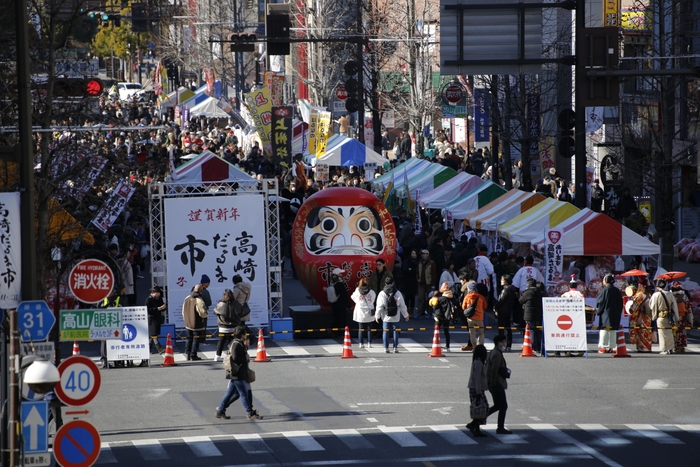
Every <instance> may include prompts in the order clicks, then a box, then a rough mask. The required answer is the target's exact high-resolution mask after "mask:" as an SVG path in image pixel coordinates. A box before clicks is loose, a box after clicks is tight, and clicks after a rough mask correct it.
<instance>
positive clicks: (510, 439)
mask: <svg viewBox="0 0 700 467" xmlns="http://www.w3.org/2000/svg"><path fill="white" fill-rule="evenodd" d="M481 428H483V429H484V430H493V432H494V434H495V433H496V429H497V428H498V426H497V425H496V424H494V423H487V424H486V425H484V426H483V427H481ZM495 437H496V439H497V440H498V441H500V442H501V443H503V444H528V442H527V441H526V440H525V439H524V438H523V437H522V436H520V435H518V434H516V433H513V434H511V435H495Z"/></svg>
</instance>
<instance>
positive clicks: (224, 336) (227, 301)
mask: <svg viewBox="0 0 700 467" xmlns="http://www.w3.org/2000/svg"><path fill="white" fill-rule="evenodd" d="M242 310H243V308H242V307H241V304H240V303H238V301H237V300H236V298H235V297H234V296H233V292H232V291H231V289H226V290H224V295H223V296H222V297H221V300H219V303H217V304H216V307H214V314H215V315H216V322H217V324H218V326H219V341H218V342H217V344H216V357H214V361H215V362H221V361H223V359H222V358H221V352H223V350H224V346H225V345H226V343H227V342H228V341H229V338H230V336H231V334H232V333H233V331H234V330H235V329H236V328H237V327H238V326H239V325H240V324H241V312H242Z"/></svg>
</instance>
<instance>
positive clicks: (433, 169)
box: [394, 163, 457, 199]
mask: <svg viewBox="0 0 700 467" xmlns="http://www.w3.org/2000/svg"><path fill="white" fill-rule="evenodd" d="M455 175H457V172H455V170H454V169H452V168H450V167H446V166H444V165H441V164H432V163H429V165H428V166H425V168H422V170H420V171H413V172H407V176H406V177H402V178H395V179H394V180H395V182H396V195H397V196H398V197H399V198H405V197H406V184H405V182H406V179H408V189H409V190H410V192H411V199H416V191H417V190H420V192H421V193H428V192H431V191H433V190H434V189H435V188H437V187H439V186H440V185H442V184H443V183H445V182H447V181H448V180H450V179H452V178H454V176H455Z"/></svg>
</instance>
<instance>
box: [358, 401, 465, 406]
mask: <svg viewBox="0 0 700 467" xmlns="http://www.w3.org/2000/svg"><path fill="white" fill-rule="evenodd" d="M416 404H469V401H457V402H446V401H418V402H406V401H400V402H358V403H357V405H358V406H360V405H416Z"/></svg>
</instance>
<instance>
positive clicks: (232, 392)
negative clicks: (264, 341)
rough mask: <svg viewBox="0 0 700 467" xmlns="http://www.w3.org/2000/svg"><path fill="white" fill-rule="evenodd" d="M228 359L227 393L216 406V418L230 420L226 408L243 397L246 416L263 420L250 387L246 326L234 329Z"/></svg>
mask: <svg viewBox="0 0 700 467" xmlns="http://www.w3.org/2000/svg"><path fill="white" fill-rule="evenodd" d="M226 359H227V361H225V362H224V368H225V369H226V379H227V380H229V382H228V387H227V388H226V393H225V394H224V397H223V398H222V399H221V403H220V404H219V406H218V407H217V408H216V418H223V419H224V420H230V419H231V417H230V416H229V415H226V409H228V407H229V406H230V405H231V404H233V403H234V402H236V401H237V400H238V399H241V402H242V403H243V408H244V409H245V411H246V418H247V419H248V420H262V419H263V418H262V417H261V416H260V415H259V414H258V412H257V411H256V410H255V409H253V391H252V390H251V389H250V383H249V382H248V380H249V379H250V370H249V368H248V363H249V362H250V356H249V355H248V336H247V334H246V328H245V327H244V326H238V327H237V328H236V329H234V331H233V342H231V346H230V347H229V355H227V356H226Z"/></svg>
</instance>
